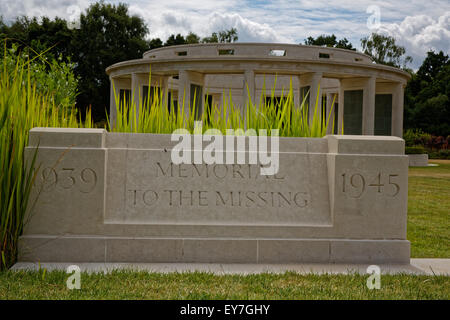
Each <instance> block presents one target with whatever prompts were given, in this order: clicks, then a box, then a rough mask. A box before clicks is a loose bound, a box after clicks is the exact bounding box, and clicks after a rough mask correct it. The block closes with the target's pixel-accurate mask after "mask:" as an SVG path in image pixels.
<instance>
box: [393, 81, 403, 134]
mask: <svg viewBox="0 0 450 320" xmlns="http://www.w3.org/2000/svg"><path fill="white" fill-rule="evenodd" d="M403 100H404V87H403V84H402V83H400V82H399V83H396V84H395V85H394V91H393V94H392V130H391V135H393V136H397V137H400V138H401V137H403V102H404V101H403Z"/></svg>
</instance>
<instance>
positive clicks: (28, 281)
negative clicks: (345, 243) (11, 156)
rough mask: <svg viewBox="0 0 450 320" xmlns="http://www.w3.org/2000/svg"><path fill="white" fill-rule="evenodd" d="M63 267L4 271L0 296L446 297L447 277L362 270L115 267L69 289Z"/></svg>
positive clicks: (85, 276)
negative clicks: (377, 281)
mask: <svg viewBox="0 0 450 320" xmlns="http://www.w3.org/2000/svg"><path fill="white" fill-rule="evenodd" d="M67 277H68V275H67V274H66V273H65V272H63V271H52V272H49V273H46V274H45V275H44V273H43V272H40V273H39V272H24V271H20V272H11V271H8V272H3V273H1V274H0V299H195V300H196V299H239V300H240V299H445V300H448V299H449V298H450V281H449V277H444V276H412V275H395V276H394V275H383V276H381V288H380V289H379V290H377V289H373V290H369V289H368V288H367V286H366V281H367V277H368V276H364V275H356V274H355V275H299V274H296V273H292V272H288V273H284V274H258V275H247V276H240V275H223V276H217V275H212V274H209V273H200V272H194V273H170V274H160V273H150V274H149V273H146V272H129V271H114V272H112V273H109V274H106V275H105V274H101V273H99V274H86V273H82V274H81V289H80V290H68V289H67V288H66V280H67Z"/></svg>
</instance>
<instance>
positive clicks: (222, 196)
mask: <svg viewBox="0 0 450 320" xmlns="http://www.w3.org/2000/svg"><path fill="white" fill-rule="evenodd" d="M222 138H223V137H217V139H222ZM174 145H175V142H172V141H171V136H170V135H158V134H126V133H107V132H106V131H105V130H101V129H52V128H34V129H32V130H31V132H30V141H29V147H28V148H27V155H28V157H29V158H30V157H31V156H32V155H33V153H34V152H35V151H36V147H38V155H37V160H36V164H35V170H36V181H35V185H34V188H33V193H32V199H31V201H30V202H31V203H30V205H31V210H30V213H29V215H28V218H27V219H26V220H27V222H26V225H25V230H24V234H23V236H22V237H21V240H20V250H19V251H20V254H19V261H33V262H35V261H41V262H220V263H295V262H321V263H323V262H329V263H340V262H353V263H409V255H410V246H409V242H408V241H407V240H406V214H407V192H408V180H407V179H408V158H407V156H405V155H404V141H403V140H402V139H400V138H397V137H386V136H383V137H380V136H376V137H375V136H338V135H331V136H326V137H324V138H280V141H279V145H280V149H279V171H278V173H277V174H275V175H272V176H265V175H261V173H260V170H259V169H260V165H257V164H247V163H241V164H238V163H236V164H234V163H233V164H206V163H199V164H194V163H192V164H175V163H173V161H171V150H172V148H173V146H174ZM236 153H237V151H236ZM245 153H246V154H247V156H248V153H249V151H246V152H245Z"/></svg>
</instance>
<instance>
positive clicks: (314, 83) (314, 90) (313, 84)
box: [309, 72, 322, 123]
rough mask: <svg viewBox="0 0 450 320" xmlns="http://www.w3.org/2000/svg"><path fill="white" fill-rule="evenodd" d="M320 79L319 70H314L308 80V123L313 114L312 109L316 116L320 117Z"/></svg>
mask: <svg viewBox="0 0 450 320" xmlns="http://www.w3.org/2000/svg"><path fill="white" fill-rule="evenodd" d="M321 79H322V73H321V72H314V73H313V74H312V76H311V80H310V92H309V119H310V123H311V121H312V119H313V116H314V111H316V116H317V117H320V116H321V114H322V112H321V107H322V88H320V80H321ZM317 95H319V102H318V106H317V110H316V100H317Z"/></svg>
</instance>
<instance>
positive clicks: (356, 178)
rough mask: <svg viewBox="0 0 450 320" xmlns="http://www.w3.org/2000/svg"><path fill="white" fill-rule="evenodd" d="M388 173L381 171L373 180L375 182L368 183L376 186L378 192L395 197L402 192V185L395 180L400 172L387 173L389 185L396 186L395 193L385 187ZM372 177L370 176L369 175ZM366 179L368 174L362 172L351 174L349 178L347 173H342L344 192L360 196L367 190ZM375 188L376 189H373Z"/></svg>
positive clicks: (355, 196)
mask: <svg viewBox="0 0 450 320" xmlns="http://www.w3.org/2000/svg"><path fill="white" fill-rule="evenodd" d="M385 176H386V175H383V174H382V173H381V172H379V173H378V174H377V176H376V178H375V179H374V180H373V181H374V182H373V183H371V184H369V185H367V186H368V187H376V190H377V193H381V194H384V195H387V196H390V197H395V196H396V195H397V194H398V193H399V192H400V185H399V184H398V183H396V182H394V181H393V179H394V178H395V177H398V174H387V180H388V185H389V186H392V187H393V188H394V193H389V191H386V190H385V188H384V187H386V185H385V183H383V179H384V181H386V180H385V179H386V177H385ZM383 177H385V178H383ZM369 178H370V177H369ZM366 180H367V176H364V175H363V174H361V173H353V174H349V178H347V174H346V173H343V174H342V192H343V193H345V194H347V195H348V196H349V197H351V198H360V197H362V196H363V195H364V194H365V193H366V192H368V191H367V190H366ZM373 190H375V189H373Z"/></svg>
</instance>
